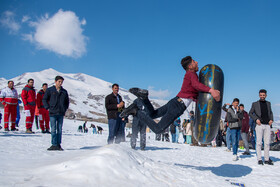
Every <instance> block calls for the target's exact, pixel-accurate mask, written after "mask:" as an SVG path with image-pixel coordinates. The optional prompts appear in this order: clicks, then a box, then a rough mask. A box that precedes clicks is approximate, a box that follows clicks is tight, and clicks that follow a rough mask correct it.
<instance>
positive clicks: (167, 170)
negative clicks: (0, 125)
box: [0, 116, 280, 187]
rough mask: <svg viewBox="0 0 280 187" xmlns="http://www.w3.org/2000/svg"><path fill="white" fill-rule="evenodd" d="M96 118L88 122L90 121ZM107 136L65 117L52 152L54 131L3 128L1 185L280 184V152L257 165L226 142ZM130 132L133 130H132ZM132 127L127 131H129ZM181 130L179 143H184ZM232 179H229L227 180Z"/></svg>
mask: <svg viewBox="0 0 280 187" xmlns="http://www.w3.org/2000/svg"><path fill="white" fill-rule="evenodd" d="M90 123H91V122H88V124H87V125H88V126H89V125H90ZM93 123H94V124H95V125H100V126H102V127H103V129H104V131H103V134H102V135H99V134H92V129H91V128H89V133H79V132H77V129H78V126H79V125H82V124H83V122H82V121H75V120H68V119H65V120H64V126H63V136H62V147H63V148H64V151H47V148H48V147H49V146H50V141H51V136H50V134H42V133H40V130H36V129H35V124H34V125H33V130H35V131H36V133H35V134H32V135H30V134H25V133H24V130H25V128H24V116H22V120H21V122H20V131H18V132H4V131H3V129H2V130H1V131H0V147H1V149H0V152H1V154H0V186H28V187H30V186H197V187H200V186H213V187H214V186H233V185H231V182H237V183H244V184H245V185H246V187H250V186H251V187H256V186H279V184H278V185H277V182H278V180H279V165H280V153H279V152H273V151H271V152H270V156H271V159H272V160H273V161H274V162H275V163H274V164H275V165H274V166H268V165H264V166H259V165H257V159H256V152H255V151H254V150H251V153H252V155H251V156H243V155H242V154H241V153H242V152H243V150H240V151H239V153H238V155H239V156H240V159H239V160H238V161H232V153H231V152H226V151H225V147H219V148H214V147H193V146H189V145H186V144H183V143H179V144H173V143H170V142H158V141H155V140H154V139H155V135H154V133H147V147H146V150H145V151H141V150H140V149H139V142H137V146H138V148H137V149H136V150H133V149H131V148H130V143H129V138H126V142H124V143H121V144H118V145H117V144H113V145H107V143H106V142H107V137H108V125H107V124H101V123H96V122H93ZM128 131H129V130H128ZM128 131H127V132H126V133H128ZM182 141H183V139H182V135H181V136H180V139H179V142H182ZM228 180H229V181H228Z"/></svg>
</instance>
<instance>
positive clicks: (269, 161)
mask: <svg viewBox="0 0 280 187" xmlns="http://www.w3.org/2000/svg"><path fill="white" fill-rule="evenodd" d="M264 163H265V164H268V165H274V164H273V161H272V160H270V159H269V160H268V161H264Z"/></svg>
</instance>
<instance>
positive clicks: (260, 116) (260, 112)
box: [249, 89, 273, 165]
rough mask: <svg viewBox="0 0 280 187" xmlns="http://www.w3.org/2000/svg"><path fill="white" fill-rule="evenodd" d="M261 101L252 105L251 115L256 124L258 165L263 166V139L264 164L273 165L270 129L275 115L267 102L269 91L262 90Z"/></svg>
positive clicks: (260, 93)
mask: <svg viewBox="0 0 280 187" xmlns="http://www.w3.org/2000/svg"><path fill="white" fill-rule="evenodd" d="M259 97H260V100H259V101H256V102H254V103H253V104H252V107H251V110H250V112H249V115H250V117H251V118H253V120H254V121H255V122H256V135H257V147H256V150H257V158H258V164H260V165H263V160H262V152H261V151H262V150H261V148H262V139H263V141H264V163H265V164H268V165H273V161H272V160H271V159H270V158H269V149H270V145H269V144H270V128H272V123H273V113H272V110H271V104H270V102H269V101H266V97H267V91H266V90H265V89H261V90H260V91H259Z"/></svg>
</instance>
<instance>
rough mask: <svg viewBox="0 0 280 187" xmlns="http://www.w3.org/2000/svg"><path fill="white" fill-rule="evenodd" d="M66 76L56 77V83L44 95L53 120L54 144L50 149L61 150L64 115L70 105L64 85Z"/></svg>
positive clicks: (52, 133) (46, 107)
mask: <svg viewBox="0 0 280 187" xmlns="http://www.w3.org/2000/svg"><path fill="white" fill-rule="evenodd" d="M63 81H64V78H63V77H61V76H56V77H55V85H54V86H52V87H50V88H48V89H47V90H46V93H45V95H44V97H43V100H42V101H43V104H44V107H45V109H47V110H49V115H50V122H51V136H52V138H51V143H52V146H51V147H50V148H48V151H53V150H59V151H63V149H62V147H61V145H60V144H61V138H62V125H63V117H64V115H65V112H66V110H67V109H68V107H69V96H68V93H67V91H66V90H65V89H64V88H63V87H62V83H63Z"/></svg>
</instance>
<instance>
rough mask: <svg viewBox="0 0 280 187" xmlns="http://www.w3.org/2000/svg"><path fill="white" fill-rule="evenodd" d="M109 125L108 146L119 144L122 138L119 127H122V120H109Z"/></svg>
mask: <svg viewBox="0 0 280 187" xmlns="http://www.w3.org/2000/svg"><path fill="white" fill-rule="evenodd" d="M108 125H109V135H108V140H107V142H108V144H112V143H114V140H115V143H120V142H121V137H122V131H121V125H122V119H121V118H119V117H117V119H109V120H108Z"/></svg>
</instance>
